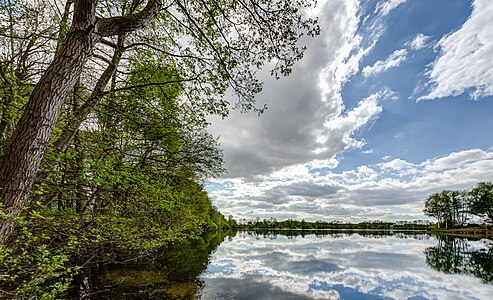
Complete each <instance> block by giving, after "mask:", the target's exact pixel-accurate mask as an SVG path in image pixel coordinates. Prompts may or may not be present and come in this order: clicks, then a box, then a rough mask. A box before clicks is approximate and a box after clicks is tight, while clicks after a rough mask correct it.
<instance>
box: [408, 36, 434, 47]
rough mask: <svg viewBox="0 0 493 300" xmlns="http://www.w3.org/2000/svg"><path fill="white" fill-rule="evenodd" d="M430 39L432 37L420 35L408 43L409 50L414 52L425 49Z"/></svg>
mask: <svg viewBox="0 0 493 300" xmlns="http://www.w3.org/2000/svg"><path fill="white" fill-rule="evenodd" d="M429 38H430V37H429V36H427V35H424V34H422V33H418V34H417V35H416V37H415V38H414V39H413V40H412V41H410V42H407V43H406V46H408V47H409V48H411V49H413V50H420V49H423V48H425V47H426V46H427V42H428V39H429Z"/></svg>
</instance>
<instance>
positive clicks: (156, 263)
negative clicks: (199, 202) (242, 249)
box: [67, 234, 232, 300]
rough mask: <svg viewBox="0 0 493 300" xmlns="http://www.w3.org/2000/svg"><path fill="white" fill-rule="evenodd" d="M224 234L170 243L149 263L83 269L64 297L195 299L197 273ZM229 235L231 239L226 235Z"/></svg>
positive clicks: (202, 270) (198, 287)
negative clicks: (68, 293)
mask: <svg viewBox="0 0 493 300" xmlns="http://www.w3.org/2000/svg"><path fill="white" fill-rule="evenodd" d="M226 236H227V235H226V234H217V235H210V236H206V237H204V238H202V239H197V240H193V241H186V242H183V243H182V244H176V245H170V246H169V247H168V248H167V249H164V250H163V251H162V253H161V254H160V255H158V256H157V257H154V258H153V261H152V262H151V263H149V262H146V263H145V264H144V263H142V264H123V265H114V266H102V267H100V268H99V269H97V270H90V269H87V270H85V271H84V272H83V273H82V274H81V275H80V276H79V278H78V280H77V283H76V285H75V287H74V289H73V290H72V291H71V293H70V295H68V297H67V298H72V299H90V300H100V299H156V300H160V299H198V294H199V293H200V290H201V289H202V287H203V283H202V282H201V281H200V279H199V275H200V274H201V273H202V272H204V270H205V269H206V268H207V265H208V263H209V256H210V254H211V253H212V252H214V251H215V249H216V248H217V246H218V245H219V244H221V243H222V241H223V240H224V238H225V237H226ZM230 238H232V237H231V236H230Z"/></svg>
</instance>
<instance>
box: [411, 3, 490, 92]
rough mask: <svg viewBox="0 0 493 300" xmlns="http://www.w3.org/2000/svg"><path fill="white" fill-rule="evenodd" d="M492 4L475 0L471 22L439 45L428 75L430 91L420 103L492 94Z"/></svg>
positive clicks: (469, 20) (468, 21) (466, 23)
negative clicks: (450, 97)
mask: <svg viewBox="0 0 493 300" xmlns="http://www.w3.org/2000/svg"><path fill="white" fill-rule="evenodd" d="M492 15H493V3H492V2H491V1H490V0H475V1H474V3H473V11H472V14H471V16H470V17H469V19H468V20H467V21H466V22H465V23H464V24H463V25H462V27H461V28H460V29H459V30H457V31H456V32H454V33H452V34H450V35H447V36H444V37H443V38H442V39H441V40H440V41H439V42H438V47H439V48H440V51H441V53H440V55H439V56H438V58H437V60H436V61H435V62H434V63H433V65H432V67H431V70H430V71H429V72H428V74H427V75H428V76H429V78H430V80H431V82H430V85H431V90H430V91H429V92H428V94H427V95H425V96H422V97H420V98H419V99H420V100H433V99H438V98H443V97H448V96H457V95H460V94H462V93H464V92H469V93H470V94H469V95H470V97H471V98H472V99H479V98H481V97H485V96H490V95H493V60H492V59H491V57H493V21H492V19H491V16H492Z"/></svg>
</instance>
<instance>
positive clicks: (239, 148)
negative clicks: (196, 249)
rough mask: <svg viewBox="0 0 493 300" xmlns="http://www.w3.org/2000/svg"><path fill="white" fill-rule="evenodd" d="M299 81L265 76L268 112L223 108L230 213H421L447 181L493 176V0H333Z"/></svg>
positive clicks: (216, 123)
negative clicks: (227, 112)
mask: <svg viewBox="0 0 493 300" xmlns="http://www.w3.org/2000/svg"><path fill="white" fill-rule="evenodd" d="M308 13H309V14H311V15H316V16H318V17H319V20H320V25H321V28H322V34H321V36H319V37H317V38H315V39H313V40H310V41H307V44H308V51H307V52H306V55H305V57H304V59H303V60H302V61H300V62H299V63H298V65H297V66H296V67H295V70H294V72H293V74H292V75H291V76H290V77H288V78H282V79H281V80H279V81H276V80H275V79H273V78H270V77H269V76H267V75H266V74H267V72H264V71H262V72H261V73H260V76H261V79H262V80H263V81H264V83H265V84H264V90H263V91H262V92H261V93H260V94H259V95H258V97H257V103H258V104H259V105H262V104H264V103H266V104H267V105H268V110H267V111H266V113H265V114H264V115H262V116H261V117H257V116H256V115H254V114H246V115H242V114H240V113H239V112H237V111H232V113H231V116H230V117H229V118H227V119H226V120H219V119H218V118H217V119H216V118H212V119H211V121H212V124H213V125H212V126H211V128H210V130H211V132H212V133H213V134H214V135H216V136H219V140H220V142H221V144H222V147H223V149H224V155H225V163H226V167H227V169H228V173H227V174H225V175H224V176H223V177H222V178H219V179H216V180H213V181H211V182H210V183H209V185H208V187H207V188H208V190H209V192H210V194H211V196H212V198H213V201H214V203H215V204H216V205H217V206H218V207H219V208H220V209H221V211H222V212H223V213H224V214H226V215H229V214H231V215H233V216H234V217H236V218H238V219H241V218H255V217H260V218H264V217H276V218H279V219H284V218H298V219H301V218H304V219H310V220H316V219H324V220H349V221H360V220H366V219H386V220H399V219H419V218H424V217H423V215H422V209H423V201H424V199H425V198H426V197H427V196H428V195H429V194H431V193H433V192H436V191H440V190H442V189H465V188H470V187H472V186H474V185H475V184H476V183H477V182H479V181H489V180H493V175H491V174H492V172H491V171H492V168H493V148H492V146H493V138H492V135H491V132H492V131H493V118H491V114H492V113H491V112H493V99H492V98H493V97H492V95H493V60H492V59H491V58H492V57H493V19H491V15H492V14H493V2H491V1H489V0H474V1H470V0H469V1H468V0H434V1H427V0H407V1H406V0H381V1H370V0H368V1H365V0H362V1H358V0H350V1H343V0H330V1H319V5H318V7H317V8H316V9H314V10H312V11H310V12H308Z"/></svg>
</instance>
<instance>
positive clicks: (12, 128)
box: [0, 0, 319, 299]
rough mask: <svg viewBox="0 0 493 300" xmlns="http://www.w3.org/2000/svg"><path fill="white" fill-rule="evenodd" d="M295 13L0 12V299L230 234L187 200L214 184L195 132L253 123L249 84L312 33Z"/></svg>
mask: <svg viewBox="0 0 493 300" xmlns="http://www.w3.org/2000/svg"><path fill="white" fill-rule="evenodd" d="M306 5H308V6H309V5H311V2H310V1H308V2H305V1H294V2H293V1H276V2H268V1H267V2H266V1H223V2H221V3H219V2H215V1H213V2H210V1H191V2H189V1H181V0H177V1H163V0H148V1H139V0H118V1H97V0H75V1H74V0H67V1H52V2H49V3H47V2H46V1H37V0H35V1H23V0H16V1H3V2H2V3H1V4H0V49H1V52H0V53H1V54H0V159H1V163H0V199H1V201H0V297H1V298H19V299H54V298H57V297H58V296H57V295H60V294H61V293H63V291H64V290H66V289H68V288H69V287H70V285H71V284H72V279H73V277H74V276H75V274H77V273H81V272H82V271H83V270H84V269H85V268H90V267H94V266H103V265H105V264H109V263H116V262H121V261H128V260H131V259H136V258H138V257H145V256H152V255H155V254H156V253H157V252H159V251H163V249H166V247H167V246H168V245H170V244H173V243H176V242H180V241H184V240H189V239H194V238H198V237H200V236H202V235H204V234H208V233H211V232H214V231H216V230H218V229H221V228H223V229H224V228H229V227H231V225H232V222H233V220H232V219H231V218H229V219H228V220H226V219H225V218H224V217H223V216H222V215H221V213H220V212H218V211H217V209H215V208H214V207H213V206H212V204H211V201H210V199H209V198H208V195H207V193H206V192H205V191H204V189H203V187H202V183H203V182H205V180H206V179H208V178H211V177H214V176H217V175H219V174H221V173H222V172H223V171H224V169H223V165H222V152H221V150H220V148H219V145H218V143H217V140H216V139H215V138H213V137H212V136H211V135H210V134H209V133H207V131H206V129H207V126H208V123H207V116H208V115H211V114H215V115H220V116H223V117H225V116H227V114H228V112H229V109H230V104H231V105H233V106H234V107H236V108H239V109H241V110H242V111H244V112H246V111H254V112H256V113H259V114H260V113H262V112H263V110H264V109H265V107H264V106H262V105H260V106H257V105H256V104H255V95H256V94H257V93H258V92H260V90H261V88H262V83H261V82H259V80H258V78H257V74H256V73H257V71H258V70H259V69H260V68H261V67H262V66H264V65H265V64H269V67H270V68H271V72H272V75H274V76H276V77H281V76H284V75H288V74H289V73H290V72H291V68H292V66H293V64H294V63H295V62H296V61H297V60H299V59H300V58H301V57H302V55H303V52H304V49H305V48H304V47H303V45H301V44H300V43H299V42H298V40H299V38H300V37H301V36H307V35H308V36H315V35H317V34H318V33H319V29H318V26H317V25H316V20H313V19H307V18H306V16H305V15H304V14H303V13H302V8H303V7H304V6H306ZM266 37H269V38H266ZM272 61H274V63H271V62H272ZM227 91H228V93H226V92H227ZM227 96H228V97H231V100H230V99H229V98H228V97H227Z"/></svg>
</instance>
